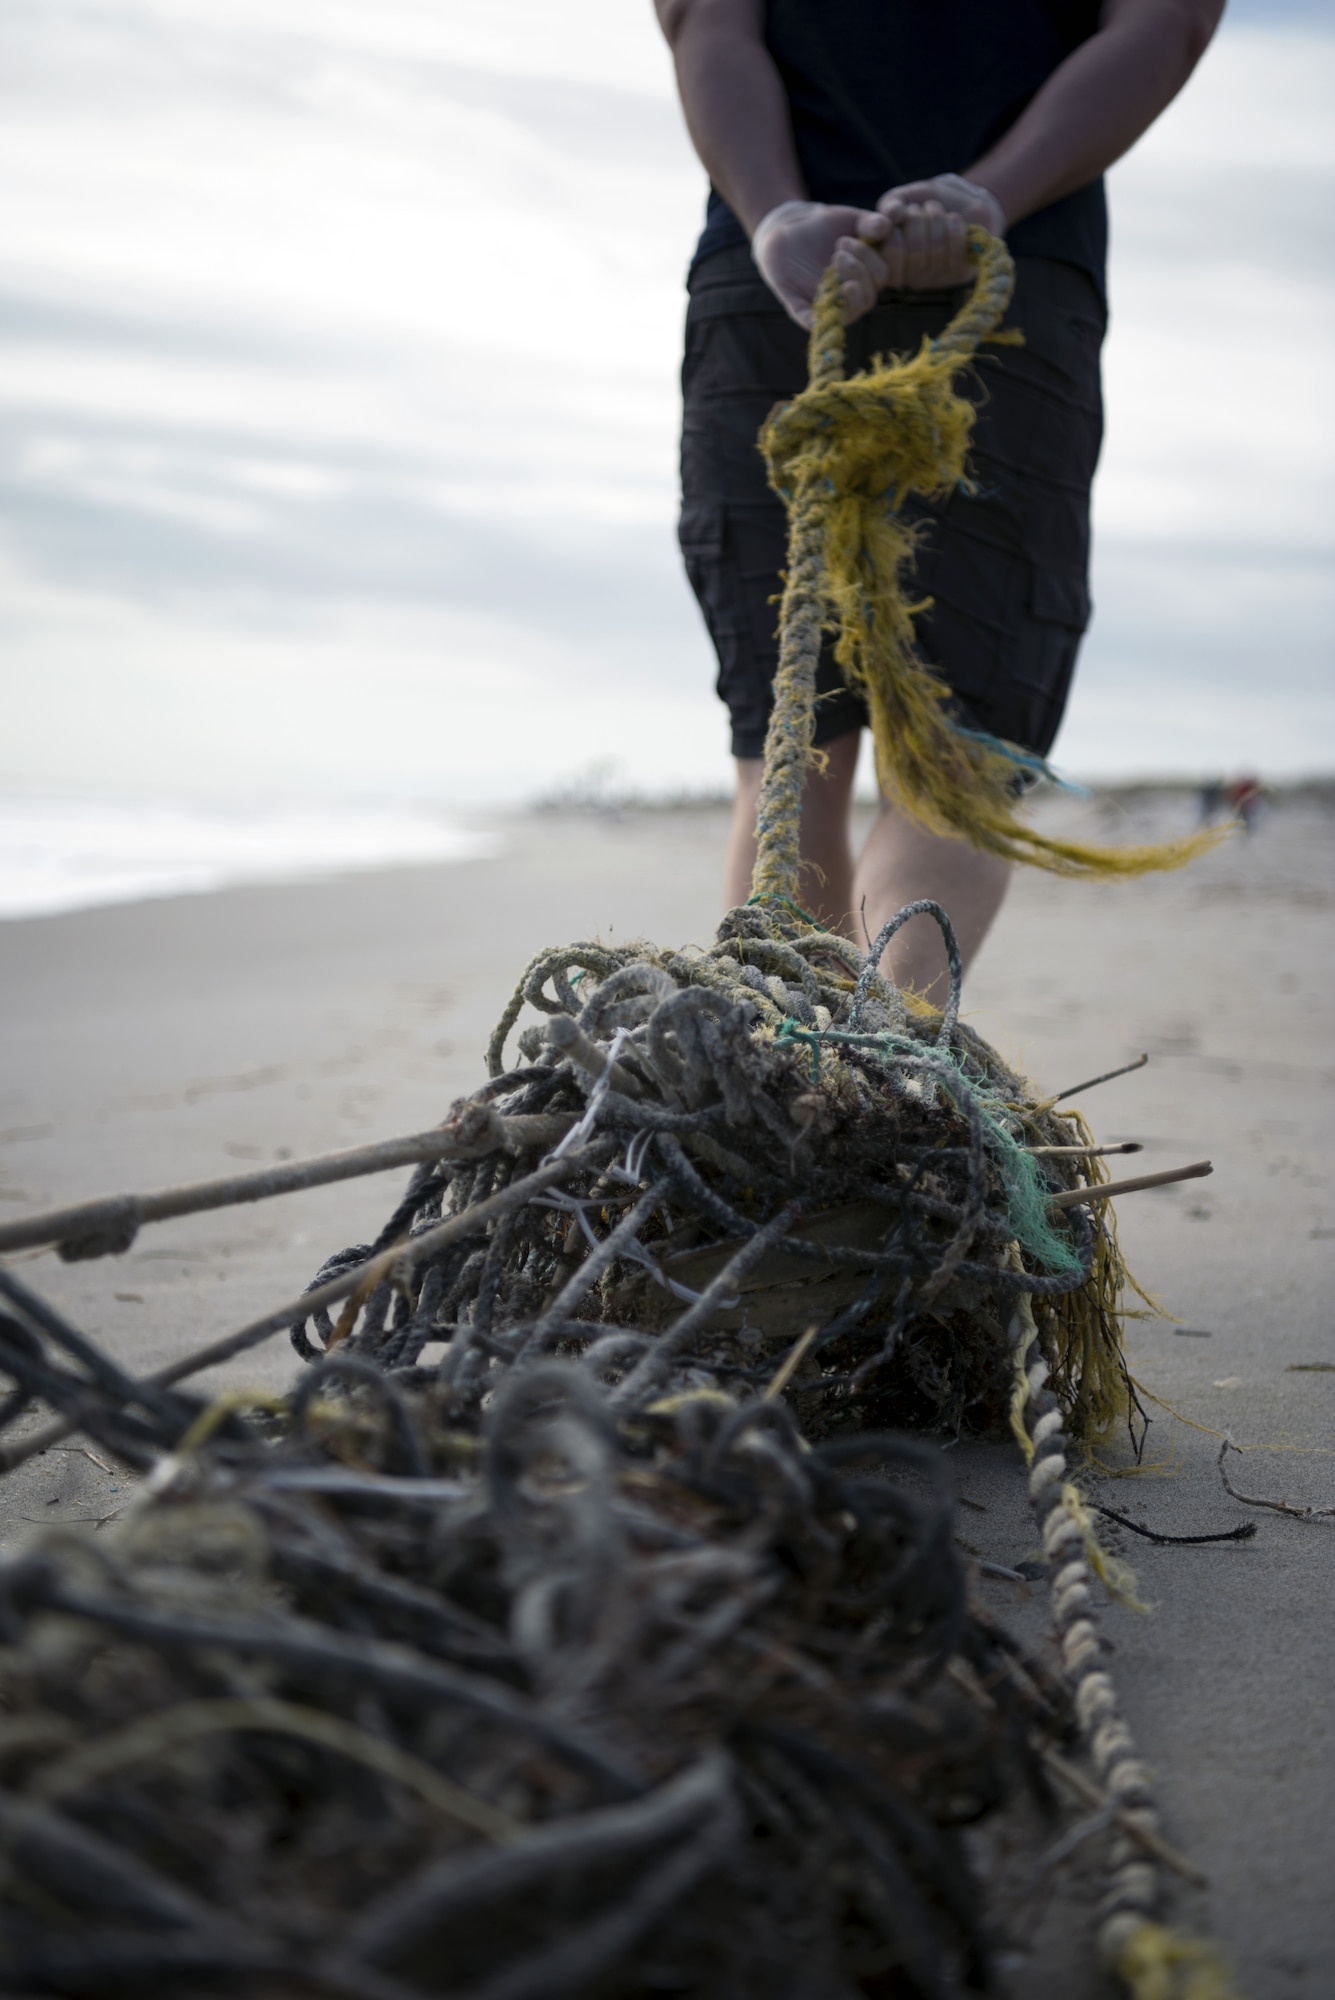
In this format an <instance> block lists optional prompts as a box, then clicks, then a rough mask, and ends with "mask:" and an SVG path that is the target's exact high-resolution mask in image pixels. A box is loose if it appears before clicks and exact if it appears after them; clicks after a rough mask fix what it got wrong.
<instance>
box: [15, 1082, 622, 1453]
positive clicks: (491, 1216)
mask: <svg viewBox="0 0 1335 2000" xmlns="http://www.w3.org/2000/svg"><path fill="white" fill-rule="evenodd" d="M534 1122H535V1123H536V1120H535V1121H534ZM605 1147H606V1142H605V1141H603V1140H595V1141H594V1143H593V1144H592V1145H590V1146H583V1147H576V1148H574V1149H573V1150H572V1151H571V1152H569V1153H563V1154H562V1155H561V1157H560V1158H559V1159H555V1160H548V1161H546V1162H545V1163H544V1165H542V1166H540V1167H538V1168H536V1169H535V1170H534V1172H533V1173H531V1174H526V1175H525V1177H524V1178H523V1180H519V1181H512V1182H511V1183H510V1186H509V1187H507V1188H502V1189H501V1191H500V1193H499V1194H494V1195H492V1196H490V1197H489V1199H488V1200H486V1201H479V1202H477V1203H475V1204H474V1206H472V1207H471V1208H466V1209H464V1210H463V1211H462V1213H461V1214H459V1215H452V1216H450V1217H449V1218H448V1219H447V1220H446V1221H444V1222H440V1223H437V1224H436V1226H435V1228H434V1229H424V1230H422V1232H421V1234H420V1235H417V1236H413V1237H405V1238H404V1239H403V1240H402V1241H400V1242H398V1243H393V1244H391V1245H390V1247H389V1249H388V1250H383V1251H382V1252H381V1253H380V1255H379V1256H378V1257H373V1258H371V1259H370V1260H369V1262H367V1263H365V1264H358V1265H357V1266H356V1267H355V1269H353V1270H351V1271H344V1272H342V1273H341V1274H340V1275H339V1276H338V1277H337V1278H330V1279H329V1281H328V1283H327V1284H323V1285H317V1286H316V1287H315V1288H314V1290H313V1291H309V1292H302V1293H301V1294H300V1295H299V1296H298V1297H297V1298H295V1299H289V1300H288V1301H287V1303H286V1304H285V1305H281V1306H278V1307H276V1308H275V1309H274V1310H273V1311H272V1312H267V1313H264V1314H263V1315H262V1316H261V1317H260V1318H259V1319H255V1320H252V1321H251V1322H250V1324H249V1326H243V1327H242V1328H241V1329H240V1331H239V1332H237V1333H229V1334H226V1335H224V1337H223V1338H222V1339H221V1340H215V1341H211V1342H210V1343H209V1345H208V1346H207V1347H200V1348H196V1350H195V1352H194V1353H193V1354H187V1355H184V1356H183V1357H182V1358H181V1359H180V1360H179V1361H172V1362H169V1363H168V1365H167V1366H166V1367H165V1368H159V1369H158V1370H157V1371H156V1372H155V1373H154V1374H152V1375H147V1376H145V1377H144V1378H143V1381H144V1383H145V1384H146V1385H147V1386H150V1387H152V1388H155V1389H166V1388H170V1387H171V1385H172V1383H173V1382H183V1381H184V1380H185V1378H186V1377H187V1375H197V1374H198V1373H199V1371H200V1370H201V1369H202V1368H215V1367H217V1365H218V1364H219V1362H222V1361H230V1360H231V1359H232V1357H233V1355H236V1354H243V1353H244V1352H245V1351H246V1349H247V1348H250V1347H258V1346H259V1344H260V1342H261V1341H263V1340H268V1339H269V1337H270V1335H272V1334H275V1333H282V1332H283V1331H284V1329H285V1328H287V1327H290V1326H293V1325H294V1324H295V1323H296V1322H297V1321H298V1320H304V1319H309V1317H310V1315H311V1314H312V1313H313V1312H318V1311H319V1310H320V1309H321V1308H322V1307H323V1306H331V1305H336V1304H337V1303H338V1301H339V1300H340V1299H345V1298H347V1296H348V1294H349V1293H350V1292H355V1291H356V1290H357V1289H358V1287H359V1286H362V1285H367V1288H368V1290H369V1289H370V1288H371V1287H372V1286H374V1285H376V1284H378V1283H379V1281H380V1280H381V1278H386V1277H388V1276H389V1275H390V1273H391V1272H392V1271H395V1270H408V1269H411V1267H412V1266H413V1265H414V1264H416V1263H417V1262H418V1261H419V1260H420V1259H421V1258H422V1257H426V1256H430V1255H432V1254H434V1252H435V1251H437V1250H443V1249H444V1248H445V1247H446V1245H447V1244H450V1243H453V1242H456V1241H457V1240H458V1238H459V1237H461V1236H471V1235H472V1234H473V1233H474V1231H475V1230H477V1229H485V1227H486V1226H487V1224H488V1223H489V1222H494V1221H495V1220H496V1219H497V1217H498V1216H502V1215H506V1214H508V1213H509V1211H510V1210H511V1209H512V1208H522V1207H523V1205H524V1203H525V1202H526V1201H527V1200H528V1199H529V1197H530V1196H531V1195H535V1194H540V1193H541V1192H542V1190H543V1188H547V1187H551V1186H552V1184H553V1183H554V1182H555V1181H559V1180H562V1179H564V1177H565V1176H566V1175H567V1174H569V1173H571V1172H573V1171H574V1170H575V1169H576V1168H579V1167H585V1166H588V1165H589V1164H590V1162H591V1161H592V1160H593V1159H595V1158H596V1156H597V1155H598V1154H599V1153H604V1154H605ZM368 1281H369V1282H368ZM78 1428H79V1426H78V1424H77V1423H74V1422H71V1421H69V1420H68V1419H66V1418H63V1417H62V1418H61V1419H60V1421H59V1422H58V1423H54V1424H48V1425H47V1427H46V1429H45V1430H41V1431H34V1432H33V1433H32V1435H31V1436H30V1437H26V1438H24V1439H23V1441H22V1443H20V1444H11V1445H7V1446H0V1473H5V1472H12V1471H13V1470H14V1468H15V1467H16V1466H19V1465H22V1464H23V1463H24V1461H25V1460H26V1459H29V1458H33V1457H35V1456H36V1454H37V1453H38V1452H42V1451H49V1450H50V1448H51V1446H52V1445H53V1444H59V1443H60V1442H61V1441H62V1439H64V1438H67V1437H68V1436H69V1435H70V1433H71V1432H72V1431H77V1430H78Z"/></svg>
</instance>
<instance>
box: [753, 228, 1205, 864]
mask: <svg viewBox="0 0 1335 2000" xmlns="http://www.w3.org/2000/svg"><path fill="white" fill-rule="evenodd" d="M969 245H970V249H971V251H972V253H973V254H974V256H975V257H976V258H977V261H978V276H977V279H976V282H975V284H974V289H973V292H972V294H971V296H970V298H969V300H968V302H967V303H966V305H965V306H964V308H963V310H962V311H961V312H960V313H959V314H958V316H957V317H956V318H955V319H954V320H953V321H952V323H951V324H950V325H949V326H948V327H947V328H946V330H945V331H944V333H942V334H941V335H940V336H939V337H938V338H937V339H935V340H925V341H924V342H923V345H922V347H921V349H920V350H919V352H918V353H917V354H915V355H913V356H911V357H907V358H905V357H900V358H894V357H892V358H891V359H889V360H886V359H884V358H883V357H879V356H878V357H877V358H876V359H875V360H874V361H873V363H872V366H871V367H870V368H869V369H867V370H866V371H865V372H864V373H862V374H859V375H853V376H850V377H846V376H845V375H844V372H843V361H844V328H843V318H842V293H841V287H840V284H839V280H838V278H837V276H836V275H835V274H834V272H833V271H828V272H827V273H826V275H825V277H824V279H823V280H822V282H821V285H820V289H819V290H818V292H817V294H816V300H815V319H814V323H813V326H812V331H811V347H810V381H809V383H808V386H807V387H806V388H805V389H804V390H803V391H802V393H801V394H800V395H799V396H795V397H794V398H793V400H792V401H791V402H789V403H784V404H782V405H781V406H780V407H779V408H778V409H777V410H775V411H774V413H773V414H772V415H771V416H770V418H769V420H768V421H767V423H766V424H765V426H764V428H763V430H762V431H761V434H760V445H761V449H762V451H763V452H764V454H765V459H766V463H767V465H768V467H769V474H770V481H771V483H772V485H773V486H774V488H775V490H776V491H777V492H778V493H779V494H781V495H782V497H783V499H784V501H785V502H786V503H787V506H788V512H789V542H788V569H787V574H786V578H785V587H784V592H783V598H782V607H781V612H780V626H779V631H780V651H779V669H778V674H777V677H776V680H775V706H774V713H773V716H772V718H771V721H770V727H769V735H768V738H767V740H766V744H765V779H764V784H763V786H762V790H761V796H760V809H759V814H758V819H757V831H758V834H759V842H760V854H759V861H758V864H757V871H756V880H755V887H756V888H757V890H758V891H760V892H761V893H762V894H766V895H788V896H796V894H797V868H798V858H799V857H798V845H797V818H798V815H797V810H796V806H797V803H798V801H799V800H800V797H801V792H802V787H803V785H804V783H805V781H806V775H807V772H808V769H809V768H810V767H811V765H812V764H813V762H814V763H817V764H818V763H820V762H821V761H822V757H821V753H820V752H819V751H818V750H814V749H813V747H812V741H811V735H812V717H813V714H814V709H813V705H812V697H813V695H814V689H815V675H816V663H817V660H818V658H819V654H820V648H821V641H822V637H823V635H824V633H825V632H827V631H831V632H833V633H835V635H836V643H835V659H836V660H837V661H838V664H839V666H840V668H841V669H842V670H843V673H844V676H845V679H846V680H847V681H848V682H849V684H850V686H852V687H854V688H856V689H857V690H858V691H859V692H861V693H862V694H864V695H865V697H866V700H867V703H868V706H869V708H870V710H871V720H872V735H873V738H874V741H875V748H876V766H877V773H878V776H879V779H880V783H881V788H882V790H883V791H884V792H886V793H887V795H888V796H890V797H892V798H893V799H894V800H895V801H896V803H897V804H899V805H901V806H902V807H903V808H904V809H905V810H906V811H907V812H908V813H910V814H911V815H912V817H914V818H915V819H917V820H919V821H921V822H922V824H923V825H924V826H926V827H928V828H930V829H931V831H932V832H934V833H939V834H947V835H957V836H960V837H962V838H963V839H965V840H967V841H969V842H970V844H971V845H972V846H974V847H978V848H983V849H985V850H986V851H987V852H989V853H992V854H997V855H1000V856H1001V857H1002V858H1003V859H1005V860H1007V861H1024V862H1029V863H1031V864H1033V865H1034V866H1036V867H1039V868H1046V869H1049V870H1051V871H1052V872H1053V873H1054V874H1058V875H1082V876H1113V877H1116V876H1128V875H1142V874H1145V873H1146V872H1148V871H1149V870H1151V869H1159V868H1180V867H1181V866H1182V865H1183V863H1184V862H1187V861H1190V860H1191V859H1192V858H1193V857H1194V856H1195V855H1197V854H1200V853H1202V852H1203V851H1204V850H1205V849H1206V848H1208V847H1210V846H1212V845H1213V844H1214V843H1215V841H1216V840H1217V839H1218V838H1219V837H1220V836H1219V834H1218V833H1216V832H1205V833H1200V834H1196V835H1194V836H1192V837H1190V838H1187V839H1182V840H1173V841H1166V842H1163V843H1161V844H1158V845H1155V846H1149V847H1097V846H1091V845H1087V844H1086V843H1084V842H1080V841H1072V840H1058V839H1055V838H1053V837H1052V836H1050V835H1047V834H1042V833H1038V832H1036V831H1035V830H1034V828H1033V827H1031V826H1028V825H1026V824H1025V822H1024V820H1023V819H1021V818H1020V817H1019V816H1018V814H1017V812H1016V804H1015V798H1014V787H1015V778H1016V774H1017V771H1018V770H1019V769H1021V768H1029V767H1032V766H1033V764H1034V762H1035V760H1034V758H1033V757H1032V756H1031V755H1029V753H1027V752H1026V751H1023V750H1021V749H1019V748H1017V747H1015V746H1013V745H1010V744H1004V743H1001V742H999V741H998V740H997V739H995V738H988V737H985V736H983V735H981V734H980V733H979V732H976V731H970V730H964V729H962V728H960V727H957V726H956V724H955V723H954V722H953V720H952V718H951V714H950V700H951V696H950V690H949V688H948V687H947V686H946V684H945V682H944V681H942V680H941V679H939V678H938V676H937V675H936V674H935V673H933V672H932V671H931V669H930V668H929V667H927V666H925V665H924V664H923V662H922V660H921V659H920V658H919V656H918V653H917V650H916V646H915V639H914V628H913V620H914V617H915V615H916V614H917V613H918V612H920V611H922V610H924V609H926V602H925V601H916V602H915V601H913V599H912V598H911V596H910V593H909V590H908V588H907V586H908V583H909V581H910V570H911V564H912V561H913V556H914V551H915V548H916V543H917V533H916V530H915V528H914V527H913V526H912V524H910V523H909V522H907V521H905V520H904V519H903V517H902V515H901V513H900V511H899V510H900V509H901V508H902V506H903V504H904V501H905V500H906V499H907V498H908V496H909V495H910V494H916V495H918V496H919V497H920V498H922V499H925V500H929V501H940V500H944V499H945V498H947V497H948V495H949V494H950V493H952V492H953V491H955V490H956V488H958V487H963V488H964V489H965V490H966V491H972V490H974V488H973V486H972V482H971V480H970V478H969V473H968V467H967V453H968V447H969V441H970V437H971V434H972V430H973V422H974V406H973V404H972V403H971V402H970V401H969V400H968V398H967V397H965V396H962V395H961V394H960V393H959V392H958V390H957V389H956V387H955V383H956V379H957V377H958V376H959V374H960V372H961V370H962V369H964V368H965V367H967V366H968V364H969V361H970V359H971V357H972V355H973V353H974V351H975V349H976V348H977V346H978V344H979V342H980V341H983V340H987V339H991V338H996V339H1001V340H1005V339H1006V338H1007V336H1006V335H1005V334H1001V335H998V334H997V333H996V328H997V325H998V322H999V321H1000V319H1001V316H1002V314H1003V313H1004V312H1005V310H1006V306H1007V304H1008V303H1009V300H1010V296H1011V290H1012V287H1013V284H1014V274H1015V267H1014V265H1013V264H1012V262H1011V259H1010V256H1009V254H1008V252H1007V250H1006V247H1005V245H1004V244H1003V243H1001V242H999V241H998V240H997V239H996V238H995V237H991V236H989V235H988V234H987V233H986V231H985V230H982V229H978V228H972V229H970V231H969Z"/></svg>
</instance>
